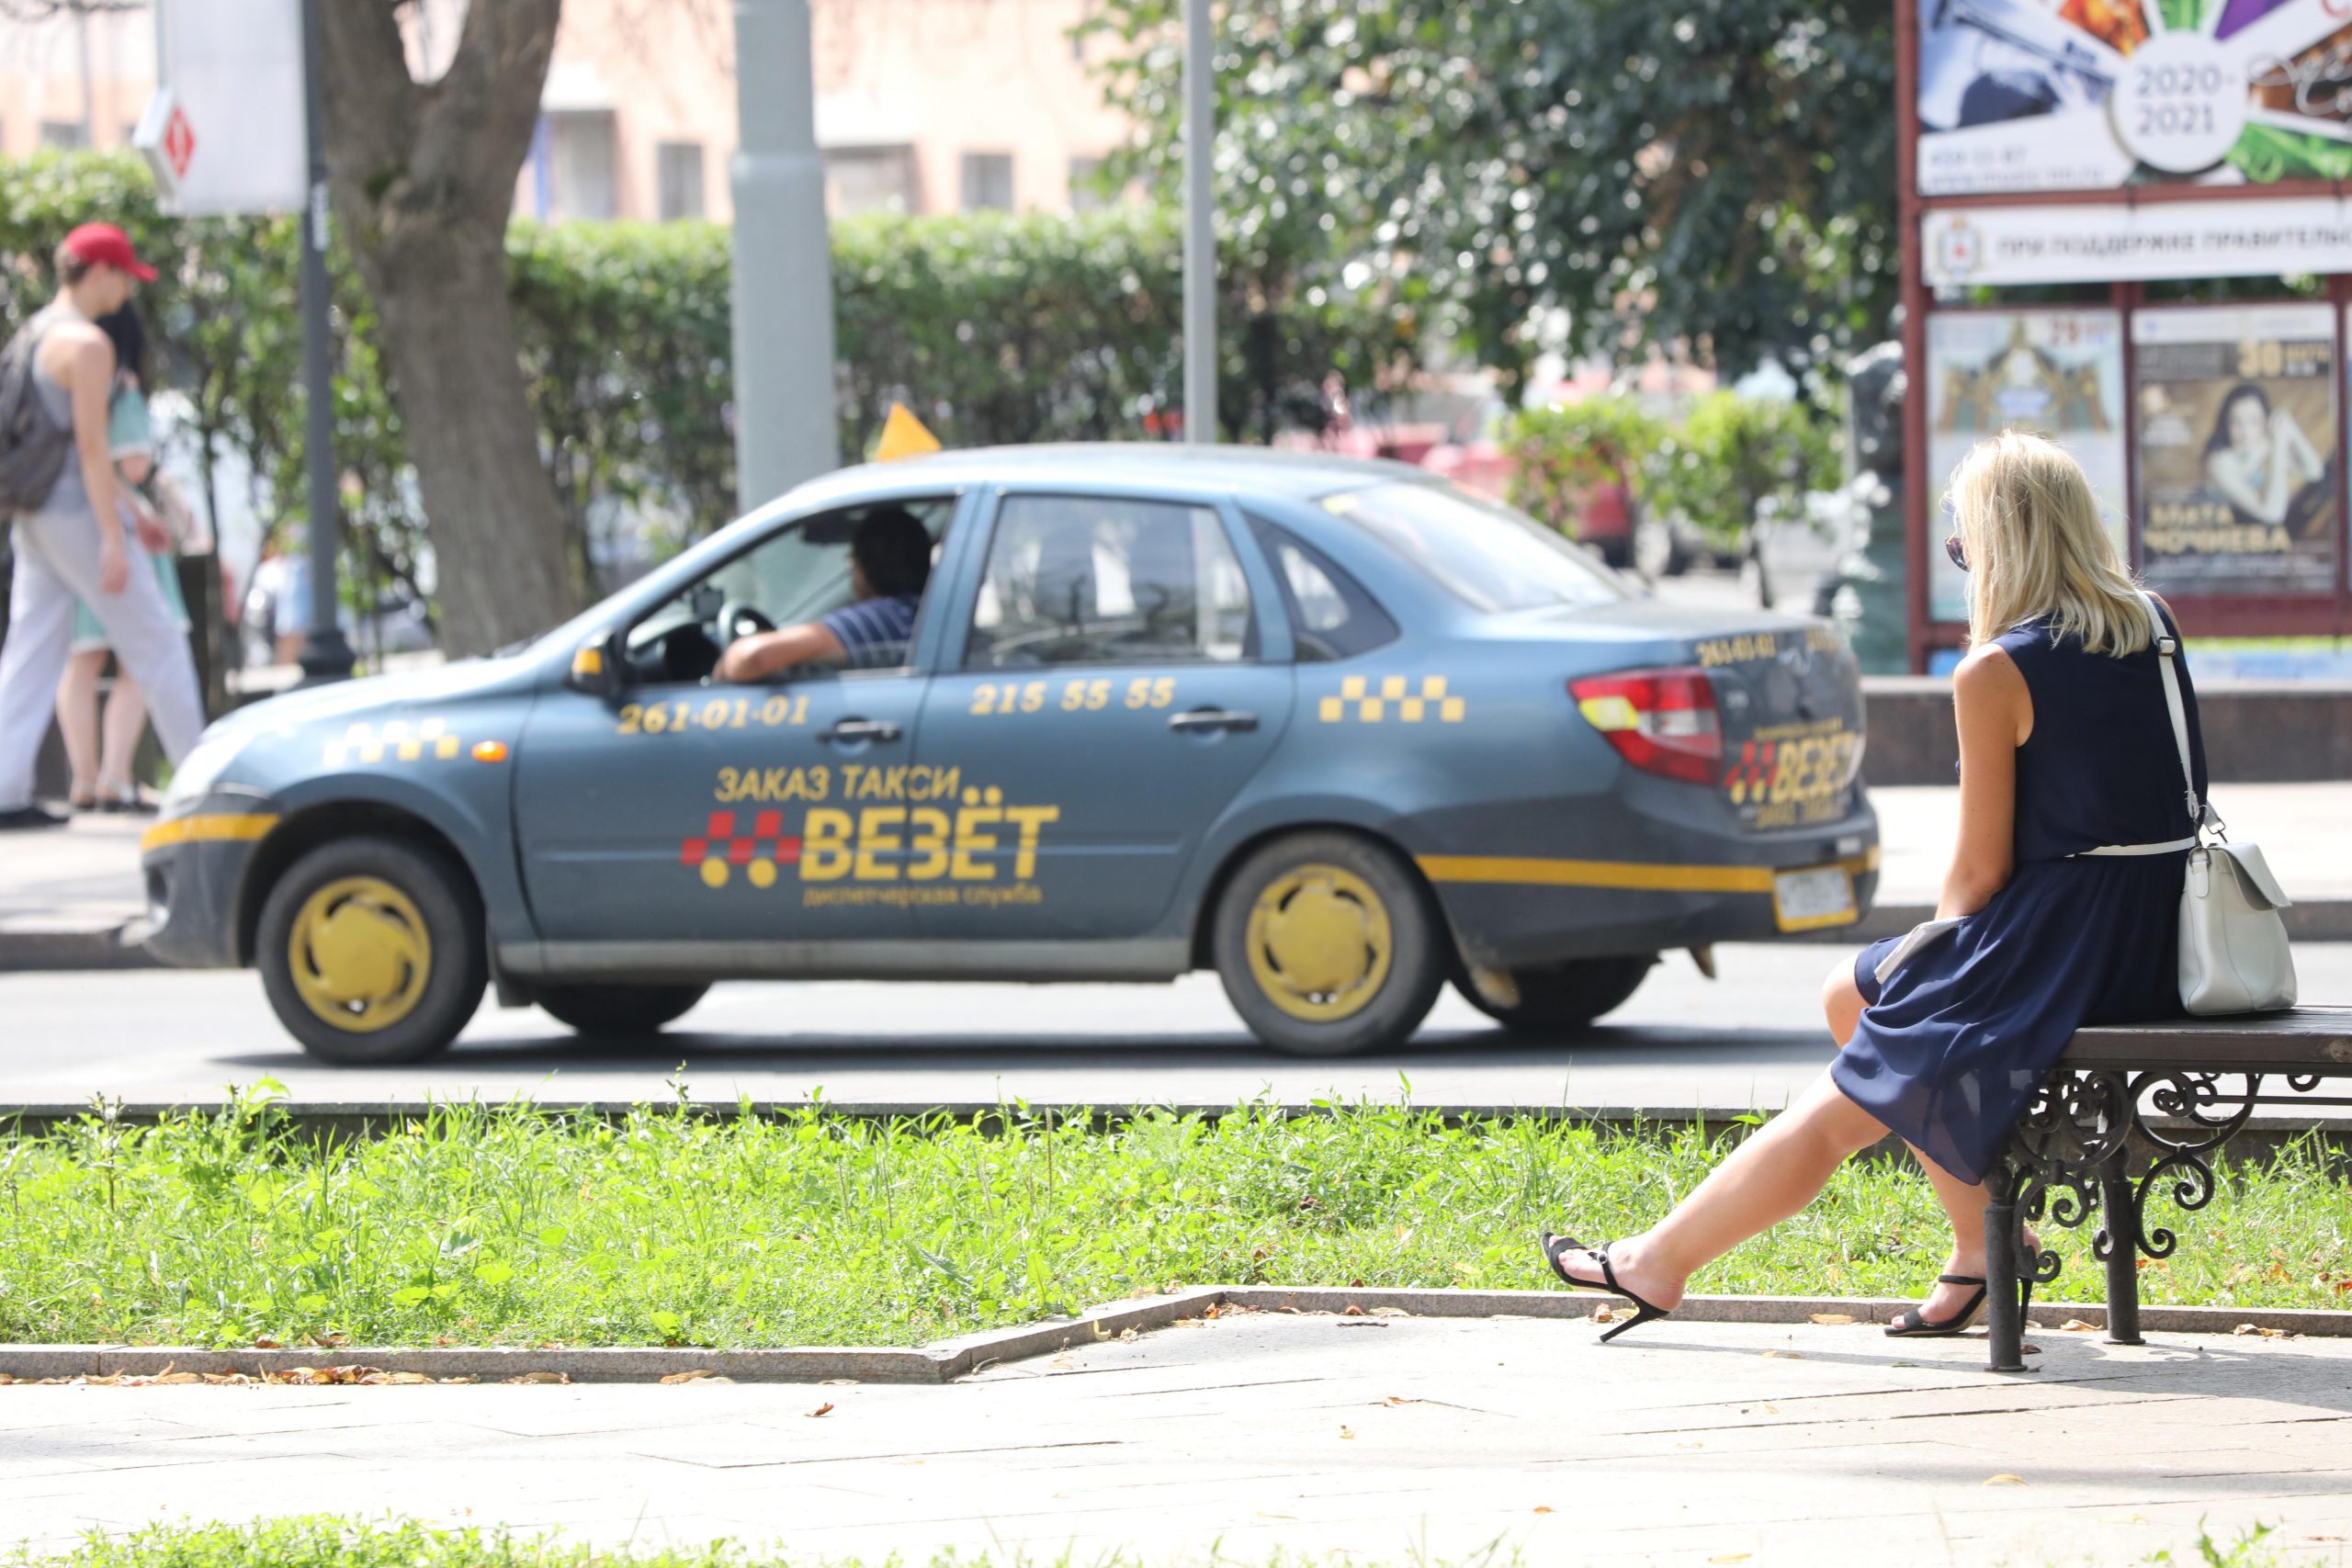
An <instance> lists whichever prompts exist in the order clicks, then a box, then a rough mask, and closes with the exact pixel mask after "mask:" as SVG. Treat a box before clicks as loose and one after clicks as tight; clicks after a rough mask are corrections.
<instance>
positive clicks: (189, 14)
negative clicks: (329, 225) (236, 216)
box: [131, 0, 310, 217]
mask: <svg viewBox="0 0 2352 1568" xmlns="http://www.w3.org/2000/svg"><path fill="white" fill-rule="evenodd" d="M155 26H156V30H157V34H158V42H159V45H160V47H159V49H158V51H157V56H158V59H159V60H160V62H162V65H163V80H162V82H161V83H160V84H159V85H158V86H157V88H156V93H155V96H154V98H153V100H151V101H150V102H149V104H148V106H147V112H146V113H145V114H144V115H143V116H141V118H140V121H139V128H138V130H136V131H135V132H133V134H132V136H131V145H133V146H134V147H136V148H138V149H139V150H140V152H142V153H144V154H145V155H146V158H147V163H148V166H149V167H150V168H152V169H153V171H154V174H155V184H156V187H157V189H158V190H159V191H160V192H161V193H162V195H163V197H164V209H165V210H166V211H170V212H175V213H180V214H183V215H186V216H189V217H215V216H221V215H227V214H232V213H249V212H294V211H299V210H300V209H301V207H302V206H303V203H304V199H305V197H306V195H307V191H308V186H309V183H310V148H309V145H308V137H307V133H306V131H305V130H304V127H303V115H302V6H301V0H156V17H155Z"/></svg>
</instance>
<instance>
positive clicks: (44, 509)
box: [0, 223, 204, 829]
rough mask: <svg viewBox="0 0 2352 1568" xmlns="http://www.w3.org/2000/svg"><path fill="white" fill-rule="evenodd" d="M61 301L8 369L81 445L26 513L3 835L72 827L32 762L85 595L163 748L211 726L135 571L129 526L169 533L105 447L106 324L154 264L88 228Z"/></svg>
mask: <svg viewBox="0 0 2352 1568" xmlns="http://www.w3.org/2000/svg"><path fill="white" fill-rule="evenodd" d="M57 276H58V290H57V298H56V299H53V300H52V301H51V302H50V304H49V305H48V307H47V308H45V309H44V310H40V312H39V313H37V314H36V315H34V316H33V318H32V319H31V320H30V321H27V322H26V323H25V324H24V326H23V327H22V328H21V329H19V331H18V333H17V336H16V338H15V339H13V340H12V341H11V342H10V344H9V345H8V348H7V351H6V361H7V362H8V363H9V364H12V365H13V364H17V363H20V362H21V361H20V358H19V356H20V355H28V356H29V360H30V381H31V390H32V393H33V395H34V397H35V398H36V399H37V400H38V401H39V404H40V413H42V414H45V415H46V417H47V419H48V421H49V423H50V425H51V428H52V429H53V430H55V431H61V432H66V433H70V435H71V438H72V443H73V446H72V450H71V452H70V453H68V454H66V457H65V460H64V461H63V462H62V463H61V464H60V465H59V468H58V473H57V478H56V481H55V482H54V484H52V485H51V486H50V487H49V489H48V493H47V494H46V496H44V497H42V498H41V499H40V500H39V501H37V502H32V503H31V504H30V506H29V508H28V509H27V510H20V511H19V512H18V513H17V529H16V554H17V570H16V578H15V581H14V582H13V584H12V586H11V589H10V597H9V614H8V637H7V641H6V643H5V644H0V829H12V828H49V827H57V826H60V825H62V823H63V822H64V821H65V820H66V819H65V818H63V817H61V816H57V815H55V814H53V813H51V812H49V811H46V810H44V809H42V808H41V807H40V806H38V805H36V804H35V803H34V801H33V765H34V761H35V759H36V757H37V755H38V753H39V751H40V743H41V739H42V737H43V736H44V735H46V734H47V733H48V730H49V723H50V718H51V714H52V713H53V712H54V710H55V705H56V697H57V684H58V678H59V677H60V676H61V675H62V674H63V672H64V670H65V664H66V658H67V654H68V651H69V649H70V647H71V644H72V641H73V636H74V604H75V601H76V600H77V599H78V600H79V601H80V602H82V603H84V604H87V605H88V606H89V607H90V610H91V612H92V614H94V615H96V617H97V619H98V624H99V626H101V627H103V628H104V630H105V632H106V636H107V642H108V644H109V645H110V646H112V648H113V649H114V651H115V658H116V660H117V661H118V662H119V663H120V665H121V667H122V670H123V672H124V673H125V674H127V675H129V676H130V678H131V679H132V680H133V681H135V682H138V683H139V689H140V690H141V691H142V692H144V693H145V694H147V702H148V707H149V712H150V716H151V717H152V718H153V722H154V726H155V738H156V739H157V740H159V741H161V742H162V744H163V748H164V755H165V756H167V757H169V758H170V759H171V760H172V761H174V762H175V763H176V762H177V761H179V760H180V759H181V758H182V757H184V756H186V755H187V752H188V750H189V748H191V747H193V746H194V745H195V744H196V739H197V736H198V733H199V732H200V731H201V730H202V729H203V728H204V705H203V701H202V699H201V698H200V697H199V696H198V693H197V685H196V667H195V663H194V660H192V659H191V658H190V656H189V653H188V645H187V637H186V636H185V635H184V634H183V633H182V632H181V630H180V628H179V626H178V625H177V622H176V620H175V616H174V615H173V614H172V611H171V608H170V606H169V605H168V604H165V603H164V595H163V591H162V589H161V588H160V586H159V585H158V584H157V582H156V580H155V576H154V574H153V572H152V571H137V572H134V571H132V570H130V562H131V550H130V543H129V540H128V538H127V537H126V531H127V530H130V529H136V530H138V531H139V532H141V533H142V534H144V533H146V532H148V531H149V530H150V529H151V528H152V529H154V530H155V531H156V532H157V533H158V534H159V535H160V532H161V530H160V527H159V525H155V523H154V520H153V515H152V514H151V513H148V512H147V511H146V509H145V508H144V507H143V506H140V505H137V504H136V503H135V502H132V501H131V500H130V497H129V496H128V495H127V493H126V487H125V486H124V485H123V484H122V482H121V480H120V479H119V477H118V476H117V474H116V472H115V467H114V458H113V456H112V453H111V451H110V450H109V445H108V439H107V426H108V416H109V405H110V402H111V400H112V398H113V394H114V390H115V369H116V366H115V350H114V344H113V343H112V342H111V341H109V339H108V338H107V334H106V333H104V332H102V331H101V330H99V328H98V326H97V321H98V319H99V318H100V317H102V316H105V315H107V314H109V313H110V312H112V311H115V310H120V309H121V308H122V306H123V305H124V304H125V303H126V302H128V301H129V299H130V295H131V291H132V290H133V289H134V288H137V287H138V286H139V285H140V284H141V283H150V282H153V280H154V277H155V269H154V268H153V267H152V266H149V265H147V264H146V263H144V262H142V261H141V260H140V259H139V255H138V253H137V252H136V251H135V250H133V249H132V247H131V243H130V237H129V236H128V235H126V234H125V233H124V232H123V231H121V230H120V229H118V228H117V227H115V226H114V225H113V224H111V223H85V224H83V225H82V226H81V227H80V228H78V229H76V230H74V231H73V232H72V233H70V234H68V235H66V236H65V243H63V244H62V245H60V246H59V247H58V248H57Z"/></svg>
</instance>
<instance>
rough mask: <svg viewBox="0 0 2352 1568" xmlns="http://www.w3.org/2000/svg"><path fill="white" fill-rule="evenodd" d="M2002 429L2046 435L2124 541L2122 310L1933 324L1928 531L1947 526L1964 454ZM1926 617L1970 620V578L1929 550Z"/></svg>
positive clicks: (2017, 313) (1978, 313)
mask: <svg viewBox="0 0 2352 1568" xmlns="http://www.w3.org/2000/svg"><path fill="white" fill-rule="evenodd" d="M2004 430H2030V431H2033V432H2035V433H2036V434H2041V435H2047V436H2049V437H2051V438H2052V440H2054V441H2057V442H2059V443H2060V444H2061V445H2063V446H2064V447H2065V448H2066V450H2067V451H2069V452H2071V453H2073V454H2074V455H2075V461H2076V462H2078V463H2080V464H2082V466H2083V471H2084V472H2085V473H2086V474H2087V475H2089V476H2090V481H2091V489H2092V491H2093V492H2094V493H2095V494H2097V495H2098V502H2099V510H2100V513H2102V515H2103V516H2104V517H2105V518H2106V520H2107V525H2108V528H2109V532H2110V533H2111V534H2112V535H2113V536H2114V538H2115V542H2116V544H2117V545H2118V546H2119V547H2120V546H2121V545H2122V543H2123V518H2124V505H2125V495H2126V491H2125V484H2126V481H2125V479H2124V472H2123V317H2122V314H2121V313H2120V311H2116V310H1948V311H1938V312H1937V313H1936V314H1934V315H1931V316H1929V317H1928V472H1929V473H1930V474H1932V475H1934V476H1935V484H1936V487H1937V489H1936V499H1935V503H1934V506H1933V508H1932V509H1931V510H1930V511H1929V512H1928V526H1929V527H1930V528H1938V529H1947V530H1948V529H1949V528H1950V526H1951V525H1950V524H1949V523H1947V522H1946V521H1945V520H1944V513H1943V510H1942V505H1943V500H1944V496H1945V494H1946V490H1945V486H1946V483H1947V481H1948V479H1949V478H1950V476H1951V471H1952V469H1954V468H1958V467H1959V466H1960V460H1961V459H1962V457H1966V456H1967V455H1968V449H1969V448H1970V447H1971V446H1974V445H1975V444H1976V443H1977V442H1978V441H1980V440H1982V439H1983V438H1985V436H1987V435H1993V434H1998V433H1999V432H2001V431H2004ZM1928 617H1929V618H1930V619H1931V620H1938V621H1965V620H1966V619H1967V618H1968V579H1967V578H1966V577H1965V576H1964V575H1962V572H1961V570H1960V569H1959V568H1958V567H1956V566H1954V565H1952V564H1951V561H1950V560H1949V559H1947V558H1945V556H1944V552H1943V549H1942V547H1941V541H1940V539H1938V540H1936V541H1934V543H1933V545H1932V546H1931V547H1930V548H1929V549H1928Z"/></svg>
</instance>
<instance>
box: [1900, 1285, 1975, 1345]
mask: <svg viewBox="0 0 2352 1568" xmlns="http://www.w3.org/2000/svg"><path fill="white" fill-rule="evenodd" d="M1936 1283H1938V1284H1939V1285H1973V1286H1975V1287H1976V1293H1975V1294H1974V1295H1973V1296H1971V1297H1969V1298H1968V1304H1967V1305H1966V1306H1963V1307H1962V1308H1961V1309H1960V1311H1958V1312H1957V1313H1955V1314H1952V1315H1951V1316H1950V1317H1946V1318H1935V1319H1930V1318H1928V1317H1927V1316H1926V1315H1925V1314H1922V1313H1921V1312H1920V1311H1919V1309H1918V1308H1917V1307H1905V1308H1904V1310H1903V1315H1902V1316H1901V1317H1898V1318H1896V1319H1895V1320H1894V1322H1893V1323H1890V1324H1888V1325H1886V1337H1888V1338H1889V1339H1951V1338H1953V1337H1957V1336H1959V1335H1962V1334H1964V1333H1966V1332H1967V1331H1968V1330H1970V1329H1972V1328H1973V1327H1975V1326H1976V1320H1977V1319H1978V1318H1980V1317H1982V1316H1984V1315H1985V1301H1986V1297H1985V1281H1984V1280H1982V1279H1980V1278H1978V1277H1977V1276H1976V1275H1973V1274H1939V1275H1937V1276H1936Z"/></svg>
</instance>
